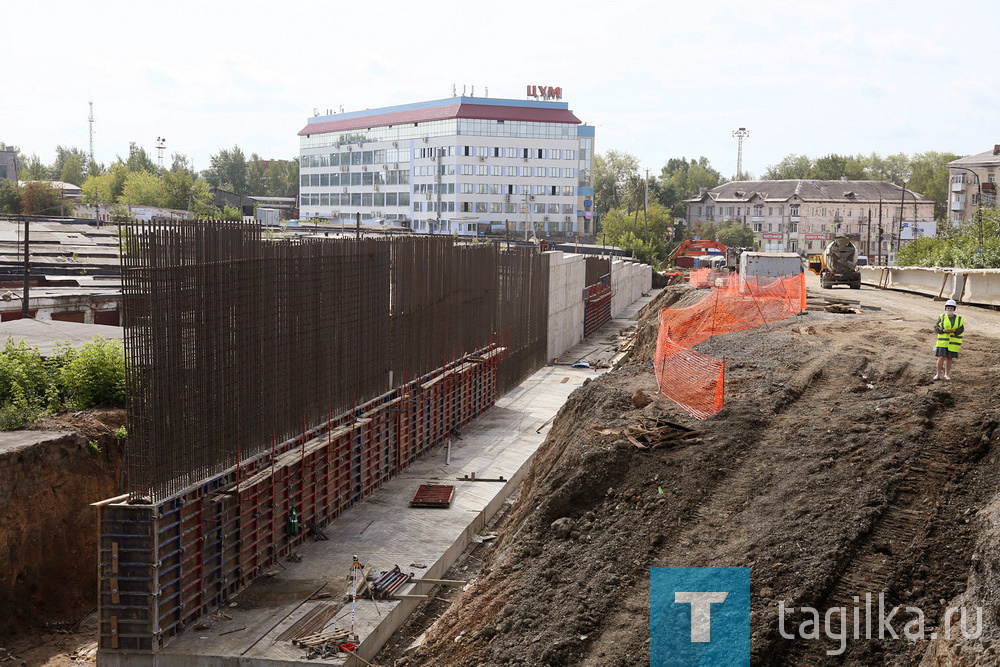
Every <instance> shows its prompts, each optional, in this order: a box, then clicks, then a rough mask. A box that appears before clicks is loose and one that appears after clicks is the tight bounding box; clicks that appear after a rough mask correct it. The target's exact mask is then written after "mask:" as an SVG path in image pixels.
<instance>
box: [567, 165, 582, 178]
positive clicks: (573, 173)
mask: <svg viewBox="0 0 1000 667" xmlns="http://www.w3.org/2000/svg"><path fill="white" fill-rule="evenodd" d="M580 174H581V178H582V175H583V172H580ZM562 175H563V178H573V177H574V176H576V169H574V168H573V167H564V168H563V170H562Z"/></svg>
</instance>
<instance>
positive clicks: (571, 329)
mask: <svg viewBox="0 0 1000 667" xmlns="http://www.w3.org/2000/svg"><path fill="white" fill-rule="evenodd" d="M545 254H547V255H548V256H549V323H548V326H549V343H548V359H549V360H552V359H555V358H556V357H558V356H559V355H561V354H562V353H563V352H565V351H566V350H568V349H569V348H571V347H573V346H574V345H576V344H577V343H579V342H580V341H581V340H583V324H584V322H583V319H584V309H585V303H584V300H585V298H586V295H585V292H586V288H587V285H586V280H587V265H586V262H585V260H584V255H576V254H573V253H566V252H562V251H559V250H553V251H551V252H547V253H545ZM652 288H653V268H652V267H651V266H650V265H649V264H639V263H638V262H624V261H622V260H615V261H613V262H611V289H612V290H613V292H614V296H613V297H612V298H611V316H612V317H617V316H618V315H619V314H620V313H621V312H622V311H623V310H625V309H626V308H627V307H628V306H629V305H630V304H632V302H633V301H635V300H636V299H638V298H639V297H641V296H642V295H643V294H645V293H647V292H649V290H651V289H652Z"/></svg>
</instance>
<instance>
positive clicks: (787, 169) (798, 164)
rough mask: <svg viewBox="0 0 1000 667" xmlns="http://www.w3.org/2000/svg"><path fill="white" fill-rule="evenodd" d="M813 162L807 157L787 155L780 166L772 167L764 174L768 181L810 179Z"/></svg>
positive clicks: (773, 165) (774, 165)
mask: <svg viewBox="0 0 1000 667" xmlns="http://www.w3.org/2000/svg"><path fill="white" fill-rule="evenodd" d="M811 172H812V160H811V159H809V158H808V157H807V156H805V155H795V154H794V153H792V154H790V155H786V156H785V157H784V158H783V159H782V160H781V162H779V163H778V164H772V165H770V166H769V167H768V168H767V170H766V171H765V172H764V179H765V180H768V181H786V180H797V179H803V178H809V174H810V173H811Z"/></svg>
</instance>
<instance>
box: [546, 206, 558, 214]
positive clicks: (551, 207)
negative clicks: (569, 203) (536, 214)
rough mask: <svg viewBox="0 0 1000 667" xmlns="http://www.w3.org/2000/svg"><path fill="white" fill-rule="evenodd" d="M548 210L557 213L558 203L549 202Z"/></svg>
mask: <svg viewBox="0 0 1000 667" xmlns="http://www.w3.org/2000/svg"><path fill="white" fill-rule="evenodd" d="M548 211H549V213H558V212H559V204H549V208H548Z"/></svg>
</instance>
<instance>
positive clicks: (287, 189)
mask: <svg viewBox="0 0 1000 667" xmlns="http://www.w3.org/2000/svg"><path fill="white" fill-rule="evenodd" d="M298 193H299V161H298V160H271V164H270V165H269V166H268V168H267V187H266V188H265V190H264V194H265V196H267V197H295V196H297V195H298Z"/></svg>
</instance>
